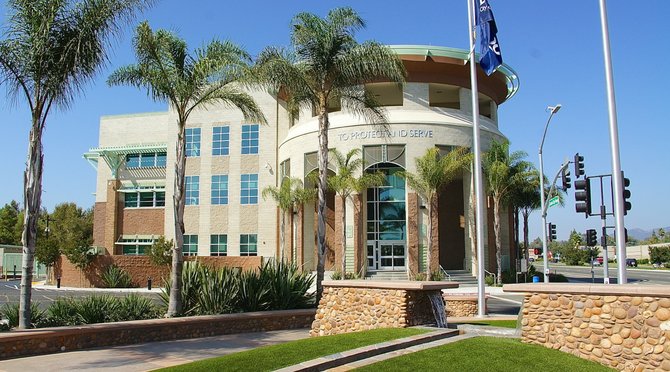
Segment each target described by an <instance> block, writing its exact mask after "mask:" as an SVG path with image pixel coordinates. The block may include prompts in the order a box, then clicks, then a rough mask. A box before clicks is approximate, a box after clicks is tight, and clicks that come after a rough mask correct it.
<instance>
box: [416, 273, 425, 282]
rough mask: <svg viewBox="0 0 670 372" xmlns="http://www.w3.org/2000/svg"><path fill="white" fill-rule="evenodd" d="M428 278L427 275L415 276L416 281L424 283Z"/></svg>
mask: <svg viewBox="0 0 670 372" xmlns="http://www.w3.org/2000/svg"><path fill="white" fill-rule="evenodd" d="M427 277H428V276H427V275H426V273H417V274H416V275H414V280H417V281H420V282H422V281H424V280H426V278H427Z"/></svg>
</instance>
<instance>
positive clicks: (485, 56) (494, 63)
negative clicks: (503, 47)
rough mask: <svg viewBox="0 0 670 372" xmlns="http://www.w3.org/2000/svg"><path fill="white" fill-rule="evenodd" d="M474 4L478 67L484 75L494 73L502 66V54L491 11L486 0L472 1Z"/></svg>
mask: <svg viewBox="0 0 670 372" xmlns="http://www.w3.org/2000/svg"><path fill="white" fill-rule="evenodd" d="M473 1H474V2H475V12H476V13H477V15H476V17H475V20H476V25H477V28H479V55H480V56H481V57H480V58H479V65H480V66H482V68H483V69H484V71H486V75H491V74H492V73H494V72H495V70H496V69H497V68H498V66H500V65H502V54H501V53H500V45H499V44H498V27H496V20H495V18H494V17H493V11H492V10H491V5H489V1H488V0H473Z"/></svg>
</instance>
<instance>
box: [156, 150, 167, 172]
mask: <svg viewBox="0 0 670 372" xmlns="http://www.w3.org/2000/svg"><path fill="white" fill-rule="evenodd" d="M166 163H167V153H164V152H159V153H158V154H156V166H157V167H160V168H165V164H166Z"/></svg>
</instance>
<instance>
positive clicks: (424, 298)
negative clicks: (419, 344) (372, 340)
mask: <svg viewBox="0 0 670 372" xmlns="http://www.w3.org/2000/svg"><path fill="white" fill-rule="evenodd" d="M323 286H324V288H323V296H322V297H321V301H320V302H319V308H318V309H317V312H316V315H315V319H314V322H313V323H312V330H311V331H310V336H326V335H333V334H339V333H348V332H357V331H365V330H369V329H375V328H404V327H410V326H415V325H422V324H432V323H435V317H434V315H433V312H432V311H433V310H432V307H431V304H430V301H429V300H428V294H429V293H435V294H438V295H439V294H441V293H442V288H454V287H457V286H458V283H454V282H394V281H385V282H376V281H370V280H365V281H357V280H344V281H324V282H323Z"/></svg>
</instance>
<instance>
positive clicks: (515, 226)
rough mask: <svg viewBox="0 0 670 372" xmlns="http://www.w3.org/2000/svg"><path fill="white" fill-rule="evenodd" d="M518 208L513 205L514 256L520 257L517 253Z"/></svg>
mask: <svg viewBox="0 0 670 372" xmlns="http://www.w3.org/2000/svg"><path fill="white" fill-rule="evenodd" d="M519 253H520V252H519V208H518V207H514V256H515V257H514V258H515V259H516V258H517V257H520V255H519Z"/></svg>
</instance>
